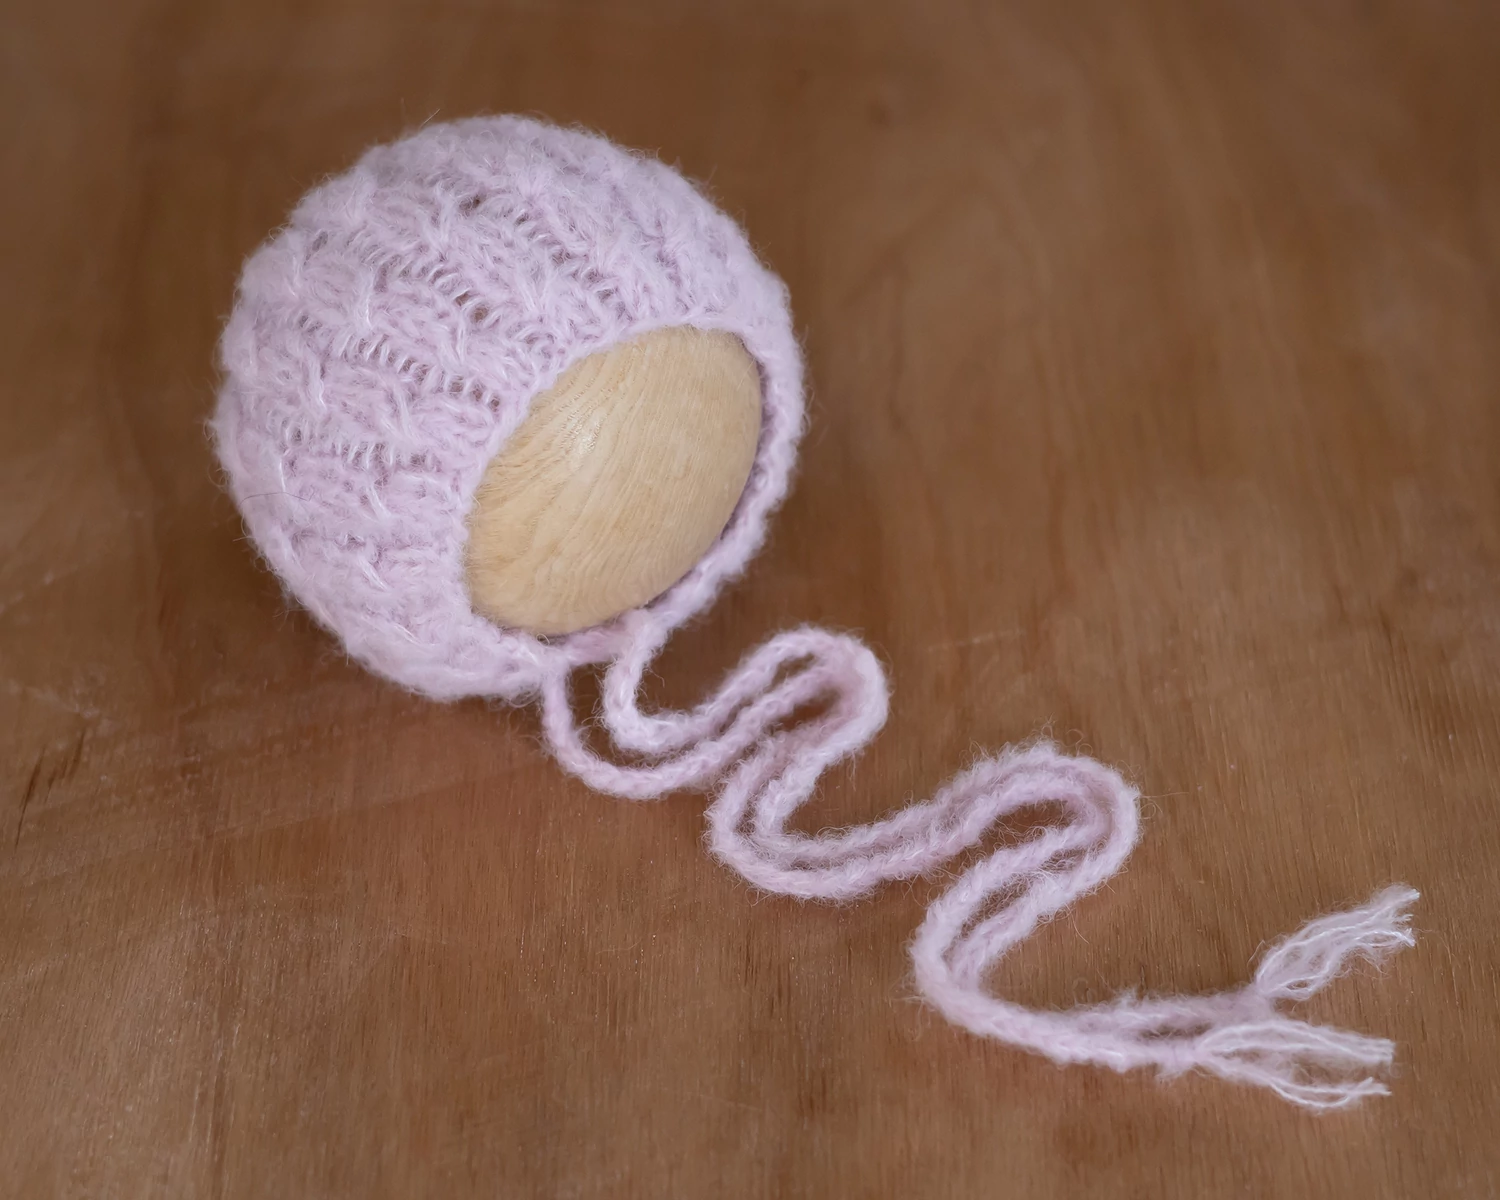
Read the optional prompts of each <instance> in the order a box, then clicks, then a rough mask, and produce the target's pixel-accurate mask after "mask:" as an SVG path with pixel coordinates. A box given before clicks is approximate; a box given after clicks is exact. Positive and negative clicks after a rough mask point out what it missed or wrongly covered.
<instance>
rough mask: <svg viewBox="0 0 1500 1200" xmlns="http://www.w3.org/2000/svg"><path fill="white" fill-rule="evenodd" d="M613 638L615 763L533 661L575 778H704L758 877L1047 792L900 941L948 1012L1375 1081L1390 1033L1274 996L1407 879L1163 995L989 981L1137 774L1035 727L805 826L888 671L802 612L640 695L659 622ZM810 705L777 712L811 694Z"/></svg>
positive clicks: (1309, 1101) (632, 795)
mask: <svg viewBox="0 0 1500 1200" xmlns="http://www.w3.org/2000/svg"><path fill="white" fill-rule="evenodd" d="M632 620H633V622H634V624H633V626H632V627H631V629H630V633H631V636H630V638H629V648H628V649H627V650H626V651H625V652H624V653H623V654H622V655H621V656H620V657H619V658H618V659H617V660H616V661H615V662H614V663H613V664H612V665H611V666H610V667H609V669H608V670H607V671H606V673H605V676H604V688H603V698H602V710H603V724H604V726H605V728H606V729H607V730H608V732H609V734H610V736H611V738H612V739H613V740H614V742H615V744H616V745H617V746H618V747H619V748H620V749H621V750H623V751H626V752H628V753H632V754H636V755H640V756H643V757H645V758H648V759H651V760H653V761H649V762H645V763H642V764H640V765H634V764H632V765H622V764H618V763H614V762H610V761H608V760H606V759H602V758H600V757H599V756H597V755H596V754H594V753H593V752H592V751H591V750H589V749H588V747H587V746H586V745H585V744H584V741H583V738H582V736H581V734H580V732H579V729H578V727H577V725H576V724H575V722H574V719H573V711H572V706H571V703H570V700H569V689H568V682H569V668H568V666H567V664H566V663H565V662H563V661H562V660H561V659H559V661H558V662H557V663H555V664H550V665H549V668H548V669H546V670H545V671H544V673H543V683H542V695H543V723H544V727H545V730H546V736H547V739H548V742H549V743H550V745H551V747H552V750H553V752H554V753H555V755H556V756H557V759H558V761H559V762H560V763H561V764H562V765H563V766H564V767H565V768H566V769H567V770H569V771H571V772H572V773H573V774H575V775H576V776H578V777H579V778H580V779H582V780H583V781H584V782H585V783H587V784H588V785H589V786H590V787H592V788H595V789H597V790H599V791H604V792H609V793H611V794H613V795H617V796H622V797H625V798H628V799H633V800H645V799H653V798H656V797H658V796H661V795H663V794H664V793H666V792H668V791H673V790H676V789H680V788H696V789H703V790H707V789H710V788H712V787H713V786H714V785H715V784H716V783H717V784H718V792H717V795H716V797H715V798H714V800H713V802H712V803H711V805H710V806H709V809H708V822H709V840H710V845H711V846H712V849H713V852H714V853H715V854H716V855H717V856H718V857H719V858H721V859H722V860H723V861H724V862H726V863H727V864H729V865H730V866H731V867H733V868H734V869H735V870H736V871H738V872H739V873H740V874H741V875H743V876H744V877H745V878H746V879H747V880H749V881H750V882H751V883H753V884H754V885H756V886H757V887H760V888H763V889H764V890H766V891H768V892H775V893H778V894H782V895H790V896H798V897H801V898H804V899H823V900H835V901H838V900H849V899H852V898H854V897H856V896H860V895H862V894H864V893H866V892H868V891H870V890H871V889H873V888H875V887H876V886H878V885H879V884H881V883H884V882H887V881H889V880H894V879H910V878H914V877H916V876H919V875H923V874H925V873H927V872H929V871H932V870H934V869H936V868H937V867H939V866H941V865H942V864H944V863H946V862H948V861H949V860H951V859H952V858H953V857H954V856H955V855H958V854H960V853H962V852H963V851H965V850H968V849H971V848H972V847H974V846H976V845H977V844H978V843H979V842H980V841H982V840H983V839H984V838H985V836H986V835H987V834H989V833H990V832H991V831H992V830H994V829H995V827H996V826H997V825H998V824H999V822H1000V821H1001V820H1002V819H1003V818H1005V817H1006V816H1008V815H1010V814H1012V813H1016V812H1018V811H1020V810H1022V809H1027V808H1034V807H1036V806H1039V805H1044V804H1055V805H1061V807H1062V817H1061V819H1060V820H1059V821H1058V822H1056V823H1054V824H1051V825H1048V826H1045V827H1044V828H1042V829H1040V830H1039V831H1037V832H1036V833H1034V834H1033V835H1032V836H1030V837H1028V838H1026V839H1025V840H1024V841H1022V842H1020V843H1019V844H1016V845H1011V846H1005V847H1002V848H1000V849H997V850H994V851H992V852H991V853H989V854H988V855H987V856H985V857H983V858H981V859H980V860H979V861H977V862H975V863H974V864H972V865H971V866H969V867H968V869H967V870H965V871H964V872H963V874H962V875H961V876H960V877H959V879H958V882H957V883H955V884H954V885H953V886H952V887H951V888H950V889H949V890H948V891H947V892H945V893H944V894H942V895H941V896H940V897H939V898H938V899H937V900H936V901H935V902H934V903H933V904H932V906H931V907H930V908H929V909H928V911H927V916H926V919H925V920H924V921H923V923H922V926H921V928H920V929H919V930H918V931H917V935H916V938H915V939H914V941H913V943H912V946H911V955H912V961H913V964H914V966H915V974H916V981H917V986H918V989H919V990H920V992H921V994H922V995H923V996H924V997H925V998H926V999H927V1001H928V1002H930V1003H931V1004H932V1005H933V1006H934V1007H935V1008H937V1009H938V1010H939V1011H940V1012H942V1014H943V1015H944V1016H945V1017H947V1018H948V1019H949V1020H950V1021H952V1022H954V1023H955V1024H957V1025H961V1026H963V1027H964V1028H965V1029H968V1030H970V1031H972V1032H973V1033H976V1034H979V1035H981V1036H984V1037H992V1038H995V1039H997V1040H999V1041H1003V1042H1007V1043H1009V1044H1011V1045H1014V1046H1018V1047H1021V1048H1023V1049H1026V1050H1030V1051H1033V1052H1035V1053H1037V1054H1041V1055H1044V1056H1045V1057H1047V1058H1049V1059H1051V1060H1052V1061H1054V1062H1056V1063H1059V1064H1065V1063H1093V1064H1096V1065H1099V1066H1106V1067H1110V1068H1112V1069H1114V1070H1117V1071H1126V1070H1130V1069H1133V1068H1136V1067H1149V1066H1154V1067H1156V1068H1157V1069H1158V1070H1159V1071H1160V1072H1161V1073H1163V1074H1165V1075H1177V1074H1180V1073H1182V1072H1184V1071H1188V1070H1191V1069H1193V1068H1200V1069H1202V1070H1206V1071H1211V1072H1213V1073H1214V1074H1217V1075H1220V1076H1222V1077H1223V1078H1225V1079H1230V1080H1237V1081H1239V1082H1243V1083H1250V1084H1258V1085H1260V1086H1262V1087H1268V1088H1270V1089H1272V1090H1273V1091H1275V1092H1276V1093H1277V1094H1279V1095H1281V1096H1283V1097H1284V1098H1285V1099H1287V1100H1290V1101H1291V1102H1293V1103H1294V1104H1299V1105H1302V1106H1304V1107H1307V1108H1312V1109H1333V1108H1342V1107H1344V1106H1346V1105H1349V1104H1353V1103H1356V1102H1357V1101H1359V1100H1361V1099H1363V1098H1364V1097H1366V1096H1372V1095H1383V1094H1385V1093H1386V1092H1387V1090H1388V1089H1387V1088H1386V1086H1385V1085H1384V1084H1383V1083H1381V1082H1380V1081H1379V1080H1378V1079H1376V1078H1374V1076H1373V1075H1371V1074H1370V1072H1371V1071H1373V1070H1375V1069H1377V1068H1380V1067H1384V1066H1387V1065H1389V1064H1390V1062H1391V1061H1392V1059H1393V1057H1394V1053H1395V1047H1394V1045H1393V1044H1392V1043H1391V1042H1390V1041H1388V1040H1386V1039H1384V1038H1375V1037H1369V1036H1366V1035H1364V1034H1358V1033H1351V1032H1347V1031H1344V1030H1339V1029H1333V1028H1329V1027H1326V1026H1319V1025H1310V1024H1308V1023H1306V1022H1304V1021H1299V1020H1296V1019H1294V1018H1292V1017H1288V1016H1286V1015H1284V1014H1283V1013H1281V1012H1280V1011H1279V1009H1278V1007H1277V1006H1278V1004H1279V1003H1281V1002H1284V1001H1296V1000H1302V999H1305V998H1306V997H1308V996H1311V995H1313V994H1314V993H1316V992H1318V991H1320V990H1321V989H1322V988H1323V987H1324V986H1325V985H1327V984H1328V983H1329V982H1330V981H1331V980H1333V979H1334V978H1336V977H1337V976H1338V975H1339V974H1340V973H1341V972H1342V971H1343V970H1344V969H1345V968H1346V967H1347V966H1348V965H1349V964H1350V963H1351V962H1352V961H1353V960H1354V959H1356V958H1359V957H1363V958H1366V959H1369V960H1371V961H1373V962H1378V961H1380V960H1381V959H1382V958H1383V957H1385V955H1387V954H1389V953H1390V952H1392V951H1394V950H1398V949H1400V948H1401V947H1403V946H1410V945H1412V944H1414V940H1415V939H1414V937H1413V934H1412V932H1411V928H1410V921H1411V918H1410V913H1409V911H1408V910H1409V908H1410V906H1411V904H1412V903H1413V902H1414V901H1415V900H1416V899H1417V893H1416V892H1415V891H1413V890H1412V889H1411V888H1408V887H1402V886H1394V887H1390V888H1387V889H1386V890H1384V891H1382V892H1380V893H1378V894H1377V895H1376V896H1375V897H1374V898H1372V899H1371V901H1370V902H1369V903H1368V904H1366V905H1365V906H1364V907H1362V908H1358V909H1354V910H1352V911H1349V912H1344V913H1335V914H1332V915H1330V916H1325V917H1322V918H1319V919H1318V920H1315V921H1313V922H1311V923H1310V924H1308V925H1307V926H1305V927H1304V928H1303V929H1302V930H1301V931H1299V932H1298V933H1296V934H1293V935H1292V936H1291V937H1289V938H1287V939H1286V940H1284V941H1283V942H1281V943H1280V944H1279V945H1277V946H1276V947H1274V948H1273V949H1272V950H1271V951H1270V952H1269V953H1267V954H1266V955H1265V956H1264V958H1263V959H1262V960H1261V964H1260V966H1259V968H1258V969H1257V970H1256V973H1255V977H1254V979H1253V980H1252V981H1251V982H1250V983H1249V984H1247V985H1246V986H1245V987H1243V988H1241V989H1239V990H1237V991H1233V992H1227V993H1223V994H1219V995H1211V996H1182V997H1170V998H1154V997H1141V996H1137V995H1133V994H1125V995H1122V996H1119V997H1117V998H1116V999H1115V1000H1113V1001H1111V1002H1109V1003H1106V1004H1099V1005H1088V1006H1081V1007H1077V1008H1072V1009H1068V1010H1065V1011H1036V1010H1032V1009H1027V1008H1024V1007H1021V1006H1020V1005H1016V1004H1012V1003H1009V1002H1007V1001H1005V1000H1002V999H1000V998H999V997H997V996H995V995H993V994H991V993H990V992H988V991H986V990H985V988H984V978H985V975H986V974H987V973H988V971H989V970H990V969H991V968H992V967H993V966H994V965H995V964H996V963H997V962H998V961H999V959H1000V958H1001V957H1002V956H1003V955H1004V954H1005V953H1006V951H1007V950H1009V949H1010V948H1011V947H1012V946H1014V945H1016V944H1017V943H1019V942H1021V941H1022V940H1024V939H1025V938H1026V937H1027V936H1029V935H1030V933H1031V932H1032V931H1033V930H1034V929H1035V928H1036V927H1037V925H1038V924H1040V923H1041V922H1043V921H1045V920H1047V919H1048V918H1049V917H1051V916H1053V915H1055V914H1056V913H1058V912H1061V911H1062V910H1063V909H1065V908H1067V907H1068V906H1069V905H1070V904H1072V903H1073V901H1075V900H1077V899H1078V898H1079V897H1080V896H1083V895H1085V894H1086V893H1088V892H1091V891H1093V890H1094V889H1095V888H1096V887H1098V886H1099V885H1100V884H1102V883H1103V882H1104V881H1105V880H1107V879H1109V878H1110V877H1111V876H1113V875H1114V874H1115V873H1116V872H1117V871H1118V870H1119V869H1120V868H1121V866H1122V865H1123V864H1124V862H1125V859H1126V858H1127V857H1128V856H1129V854H1130V851H1131V849H1132V848H1133V847H1134V845H1135V842H1136V839H1137V837H1138V835H1139V827H1140V817H1139V812H1138V809H1137V800H1138V798H1139V795H1138V793H1137V792H1136V790H1135V789H1134V788H1132V787H1131V786H1130V785H1129V784H1127V783H1126V782H1125V780H1124V779H1122V778H1121V777H1120V775H1119V774H1118V773H1117V772H1115V771H1113V770H1111V769H1110V768H1108V767H1105V766H1103V765H1102V764H1100V763H1097V762H1095V761H1093V760H1092V759H1088V758H1083V757H1076V756H1070V755H1065V754H1062V753H1060V752H1059V751H1058V750H1057V749H1056V748H1054V747H1053V746H1051V745H1049V744H1045V743H1041V744H1036V745H1032V746H1030V747H1027V748H1024V749H1015V748H1007V749H1006V750H1004V751H1003V752H1001V753H1000V754H999V755H998V756H994V757H986V758H982V759H980V760H979V761H978V762H976V763H975V764H974V765H973V766H971V767H970V768H969V769H968V770H966V771H964V772H963V773H962V774H960V775H958V776H957V777H955V778H954V779H952V780H951V781H949V783H947V784H946V785H945V786H944V787H943V788H942V789H940V790H939V791H938V792H937V794H936V795H934V796H933V798H932V799H931V800H928V801H926V802H924V803H918V804H912V805H910V806H909V807H907V808H905V809H902V810H901V811H899V812H897V813H895V814H894V815H892V816H890V817H886V818H884V819H883V820H879V821H874V822H871V823H870V824H867V825H857V826H853V827H851V828H847V829H843V830H837V831H834V832H829V833H822V834H819V835H817V836H808V835H806V834H800V833H795V832H790V831H788V830H787V828H786V825H787V822H788V821H789V820H790V818H791V817H792V815H793V814H794V813H795V812H796V811H797V809H798V808H800V807H801V806H802V805H803V804H804V803H805V802H806V801H807V800H808V799H809V798H810V797H811V796H812V793H813V790H814V788H815V787H816V785H817V781H818V778H819V777H820V776H821V775H822V774H823V772H824V771H825V770H827V769H828V768H829V767H830V766H832V765H833V764H835V763H837V762H839V761H840V760H841V759H844V758H846V757H848V756H850V755H852V754H854V753H855V752H856V751H858V750H859V749H861V748H862V747H864V746H865V745H867V744H868V743H869V741H870V740H871V739H872V738H873V737H874V735H875V734H876V732H877V731H878V730H879V729H880V727H881V726H882V725H884V723H885V719H886V715H887V710H888V691H887V687H886V681H885V674H884V672H883V671H882V670H881V667H880V664H879V663H878V662H877V660H876V658H875V656H874V655H873V654H872V653H871V652H870V650H869V649H868V648H867V647H865V646H864V645H863V644H862V643H860V642H859V641H857V640H855V639H854V638H851V637H848V636H845V635H841V634H835V633H829V632H827V631H825V630H821V629H815V628H802V629H797V630H792V631H789V632H787V633H783V634H780V635H778V636H776V637H774V638H772V639H771V640H770V641H768V642H766V643H765V644H764V645H762V646H761V647H759V648H758V649H756V650H755V651H753V652H752V653H751V654H750V655H749V656H747V657H746V658H745V660H744V661H743V662H741V664H740V665H739V666H738V667H737V668H736V669H735V670H734V671H733V672H731V673H730V675H729V676H728V678H727V679H726V680H725V681H724V683H723V685H722V686H721V687H720V689H719V691H718V692H717V693H715V694H714V695H713V696H711V697H710V698H709V699H708V700H706V701H705V702H704V703H703V704H701V705H700V706H699V707H697V708H695V709H692V710H690V711H683V712H678V711H670V710H663V711H658V712H651V713H645V712H642V711H641V709H640V707H639V696H640V687H641V681H642V677H643V675H644V673H645V670H646V668H647V666H648V665H649V664H650V662H651V661H652V659H653V658H654V657H655V656H656V654H657V652H658V651H659V650H660V648H661V646H662V644H663V642H664V641H665V640H666V636H667V634H668V633H669V632H670V628H669V627H666V626H664V625H663V626H658V625H657V624H656V623H655V622H653V620H652V618H651V616H650V615H649V613H639V614H636V615H635V616H634V617H633V618H632ZM818 702H821V703H823V705H824V707H823V708H822V709H821V710H820V711H818V712H817V715H815V716H813V717H811V718H810V719H808V720H806V721H803V722H801V723H797V724H786V722H787V721H788V720H789V718H791V717H792V715H793V714H794V713H795V712H796V711H797V710H799V709H802V708H804V707H805V706H808V705H811V704H814V703H818Z"/></svg>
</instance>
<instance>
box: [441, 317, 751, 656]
mask: <svg viewBox="0 0 1500 1200" xmlns="http://www.w3.org/2000/svg"><path fill="white" fill-rule="evenodd" d="M759 435H760V373H759V370H758V369H757V367H756V365H755V360H754V359H752V358H751V357H750V354H749V353H748V352H747V351H746V349H745V347H744V346H743V344H741V342H740V340H739V339H738V338H736V337H734V336H733V335H732V334H727V333H719V332H710V331H706V330H701V329H692V328H687V327H681V328H675V329H663V330H658V331H656V332H653V333H649V334H646V335H644V336H642V337H639V338H636V339H634V340H633V341H630V342H627V343H625V344H623V345H620V346H615V347H613V348H611V349H609V350H605V351H602V352H600V353H598V354H593V355H590V356H589V357H588V358H586V359H584V360H583V361H581V362H579V363H576V364H574V365H573V366H572V367H571V368H569V370H568V371H567V372H566V373H565V374H564V375H563V377H562V378H561V379H560V380H558V382H557V384H556V385H555V386H553V387H552V388H550V389H548V390H547V391H546V392H544V393H543V394H542V395H540V396H538V397H537V398H536V399H535V400H534V401H533V402H532V405H531V409H530V411H529V412H528V413H527V416H526V419H525V421H523V422H522V423H521V427H520V428H519V429H518V430H517V431H516V432H515V434H514V435H513V436H512V437H511V438H510V440H509V441H508V442H507V443H506V444H505V446H504V447H503V448H502V449H501V451H500V453H499V454H498V455H496V456H495V458H494V460H493V461H492V462H491V463H490V465H489V467H488V468H486V470H485V474H484V480H483V482H482V483H481V484H480V486H479V490H478V492H477V493H476V495H475V498H474V509H473V512H472V513H471V514H470V516H469V546H468V553H467V568H468V581H469V593H470V595H471V596H472V597H473V600H474V607H475V608H476V609H478V611H480V612H482V613H483V614H484V615H485V616H487V617H489V618H490V619H491V620H492V621H496V622H498V623H499V624H501V625H506V626H510V627H512V628H516V629H526V630H529V631H531V632H532V633H539V634H557V633H570V632H572V631H573V630H576V629H583V628H586V627H587V626H589V625H595V624H598V623H599V622H601V621H604V620H607V619H608V618H610V617H613V616H616V615H618V614H619V613H622V612H624V611H626V610H627V609H631V608H635V607H637V606H638V605H641V604H645V603H646V602H647V601H648V600H651V599H653V598H654V597H656V596H658V595H660V594H661V593H662V592H664V591H666V589H667V588H669V587H670V586H671V585H672V584H674V583H676V582H677V580H679V579H681V578H682V576H683V575H685V574H686V573H687V572H688V570H689V569H690V568H691V567H692V565H693V564H694V563H695V562H697V561H698V559H699V558H701V557H702V556H703V553H704V552H705V551H706V550H707V549H708V548H709V546H710V545H712V544H713V540H714V538H716V537H718V536H719V533H720V532H721V531H722V530H723V528H724V526H725V524H726V523H727V522H728V520H729V517H730V514H731V513H732V512H733V511H734V506H735V504H736V503H737V502H738V500H739V498H740V493H741V492H743V491H744V489H745V482H746V480H748V479H749V477H750V468H751V466H752V465H753V463H754V461H755V447H756V442H757V439H758V438H759Z"/></svg>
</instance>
